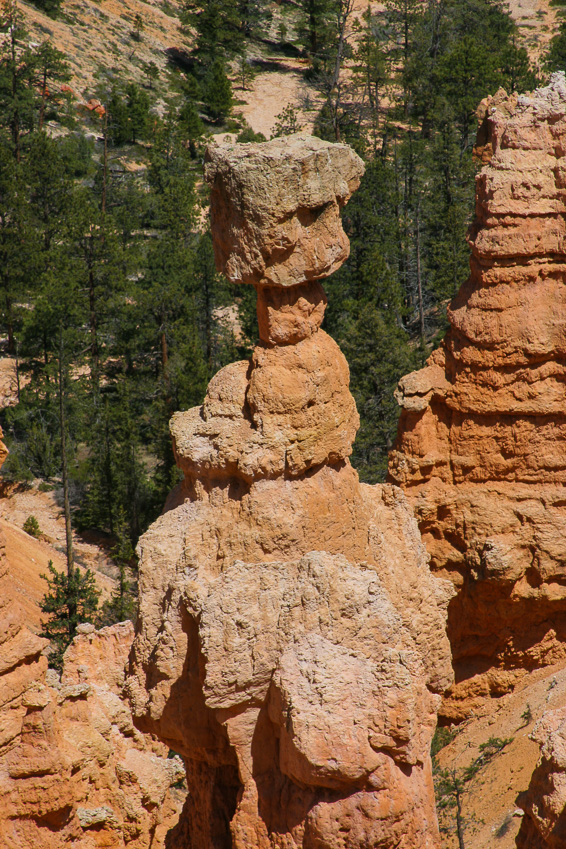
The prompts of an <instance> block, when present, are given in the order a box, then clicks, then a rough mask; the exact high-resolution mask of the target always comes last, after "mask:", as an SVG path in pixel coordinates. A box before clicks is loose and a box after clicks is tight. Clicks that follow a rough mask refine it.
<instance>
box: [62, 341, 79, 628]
mask: <svg viewBox="0 0 566 849" xmlns="http://www.w3.org/2000/svg"><path fill="white" fill-rule="evenodd" d="M63 358H64V348H63V328H62V327H60V328H59V425H60V428H61V466H62V477H63V509H64V512H65V539H66V544H67V545H66V548H67V577H68V578H69V580H70V579H71V578H72V576H73V568H74V566H73V563H74V558H73V529H72V526H71V505H70V501H69V472H68V466H67V418H66V414H65V381H64V364H63ZM72 607H73V602H72V601H70V602H69V619H71V618H72V615H74V614H75V613H76V609H72ZM74 607H75V608H76V604H74Z"/></svg>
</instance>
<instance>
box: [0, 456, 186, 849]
mask: <svg viewBox="0 0 566 849" xmlns="http://www.w3.org/2000/svg"><path fill="white" fill-rule="evenodd" d="M6 454H7V452H6V450H5V446H4V445H3V443H1V442H0V462H2V461H3V459H4V458H5V456H6ZM11 583H12V578H11V575H10V573H9V571H8V565H7V562H6V554H5V551H4V549H3V547H2V545H1V544H0V846H1V847H2V849H23V847H33V849H63V847H77V849H99V847H112V849H124V847H125V846H126V845H127V846H128V847H129V848H130V849H149V847H150V846H151V847H152V849H159V847H163V846H164V841H165V836H166V833H167V832H168V831H169V829H170V828H171V826H172V825H174V824H175V822H176V820H177V818H178V816H179V811H180V809H181V807H182V804H183V800H184V795H185V794H183V793H180V792H178V791H176V790H173V789H172V785H173V784H174V783H175V782H177V781H178V780H179V779H180V778H181V777H182V775H183V768H182V764H181V762H180V761H179V759H178V758H173V759H171V758H168V757H167V754H168V751H167V749H166V748H165V747H164V746H163V744H161V743H158V742H157V741H156V740H154V739H151V738H147V737H144V736H143V735H142V734H140V732H139V731H137V730H136V729H135V728H134V726H133V723H132V716H131V713H130V710H129V707H128V705H127V704H126V703H125V702H124V701H123V699H122V698H121V696H122V689H123V685H124V667H125V663H126V660H127V657H128V653H129V651H130V646H131V643H132V638H133V626H132V624H131V623H130V622H123V623H121V624H119V625H113V626H111V627H108V628H103V629H102V630H101V631H95V629H94V627H93V626H92V625H83V626H80V630H81V631H82V633H81V634H80V635H79V636H77V637H76V638H75V640H74V641H73V643H72V644H71V646H70V647H69V648H68V649H67V652H66V653H65V658H64V669H63V674H62V677H61V679H59V676H58V675H57V673H55V672H54V671H53V670H48V669H47V660H46V657H45V656H44V654H43V652H44V650H45V648H46V647H47V645H48V642H47V640H44V639H43V638H41V637H39V636H37V635H36V634H34V633H33V632H32V631H31V630H30V629H29V628H28V627H27V626H26V624H25V619H24V612H23V610H22V609H21V607H20V606H19V604H18V602H17V601H16V599H15V597H14V593H13V592H12V586H11Z"/></svg>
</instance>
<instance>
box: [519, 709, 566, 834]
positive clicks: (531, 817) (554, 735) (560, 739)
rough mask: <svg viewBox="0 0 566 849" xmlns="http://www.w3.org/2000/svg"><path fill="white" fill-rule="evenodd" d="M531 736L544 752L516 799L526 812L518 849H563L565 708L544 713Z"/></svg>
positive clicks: (565, 816)
mask: <svg viewBox="0 0 566 849" xmlns="http://www.w3.org/2000/svg"><path fill="white" fill-rule="evenodd" d="M530 736H531V739H532V740H534V741H535V742H536V743H538V744H539V745H540V747H541V752H540V758H539V761H538V764H537V765H536V768H535V770H534V772H533V774H532V776H531V781H530V784H529V789H528V790H527V791H526V792H525V793H521V794H520V796H519V798H518V800H517V802H518V804H519V805H520V807H521V808H522V809H523V810H524V812H525V816H524V817H523V821H522V823H521V829H520V831H519V834H518V835H517V849H562V847H563V846H565V845H566V708H558V709H556V710H549V711H548V712H547V713H545V714H544V715H543V717H542V719H541V720H540V721H539V722H537V724H536V725H535V727H534V729H533V732H532V734H531V735H530Z"/></svg>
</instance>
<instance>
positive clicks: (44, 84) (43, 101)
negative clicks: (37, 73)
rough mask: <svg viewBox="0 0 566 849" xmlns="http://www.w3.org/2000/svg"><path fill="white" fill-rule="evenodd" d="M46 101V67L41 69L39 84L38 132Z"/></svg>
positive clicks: (40, 127) (41, 124)
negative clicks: (41, 74) (41, 79)
mask: <svg viewBox="0 0 566 849" xmlns="http://www.w3.org/2000/svg"><path fill="white" fill-rule="evenodd" d="M46 101H47V68H44V69H43V82H42V84H41V106H40V107H39V126H38V129H39V132H41V131H42V129H43V121H44V120H45V103H46Z"/></svg>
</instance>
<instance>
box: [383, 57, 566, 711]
mask: <svg viewBox="0 0 566 849" xmlns="http://www.w3.org/2000/svg"><path fill="white" fill-rule="evenodd" d="M486 123H487V134H488V138H487V139H485V140H484V141H485V142H486V143H487V150H488V151H489V153H488V156H487V157H486V158H488V159H489V163H488V164H487V165H486V166H485V167H484V168H483V169H482V171H481V172H480V174H479V175H478V177H477V202H476V218H475V222H474V224H473V226H472V228H471V232H470V235H469V243H470V247H471V250H472V257H471V261H470V266H471V274H470V277H469V279H468V280H467V282H466V283H464V284H463V286H462V287H461V289H460V292H459V293H458V295H457V296H456V298H455V299H454V300H453V301H452V303H451V305H450V307H449V310H448V317H449V321H450V329H449V331H448V334H447V336H446V339H445V342H444V344H443V346H442V348H441V349H439V350H437V351H436V352H435V353H434V354H433V355H432V356H431V358H430V359H429V361H428V364H427V366H426V368H424V369H422V370H421V371H418V372H415V373H413V374H410V375H408V376H407V377H405V378H403V379H402V381H401V382H400V385H399V390H398V398H399V402H400V404H401V405H402V407H403V411H402V414H401V420H400V424H399V432H398V439H397V443H396V446H395V450H394V451H393V453H392V455H391V460H390V467H389V480H390V481H392V482H394V483H396V484H398V485H400V486H402V487H403V489H404V491H405V493H406V495H407V497H408V499H409V501H410V503H411V505H412V507H413V509H414V510H415V513H416V516H417V519H418V522H419V526H420V529H421V533H422V536H423V540H424V542H425V544H426V546H427V549H428V551H429V553H430V555H431V565H432V568H433V569H434V571H435V572H436V573H437V574H439V575H443V576H445V577H449V578H450V579H451V581H452V582H453V584H454V586H455V588H456V590H457V595H456V597H455V598H454V599H453V600H452V601H451V603H450V606H449V615H448V633H449V637H450V641H451V645H452V651H453V657H454V667H455V672H456V682H457V683H456V685H455V688H454V689H453V691H452V697H451V699H449V700H448V701H447V702H446V703H445V707H444V709H443V710H444V713H445V715H446V716H447V717H449V718H453V719H459V718H462V717H463V716H464V715H466V713H468V712H469V710H470V709H471V708H472V707H473V706H474V705H475V704H477V703H478V700H481V698H482V697H484V696H485V695H488V694H490V693H491V694H495V695H498V694H499V695H500V694H501V693H503V692H506V691H507V690H508V689H509V688H511V687H512V686H513V684H514V682H515V681H516V680H517V678H518V677H519V676H521V675H524V674H525V673H526V671H527V670H529V669H532V668H535V667H538V666H542V665H547V664H551V663H554V662H556V661H558V660H560V659H562V658H564V657H565V656H566V640H565V637H566V573H565V572H564V556H563V546H562V539H563V538H564V536H565V534H566V511H565V509H564V481H565V480H566V455H565V446H566V442H565V439H564V427H565V425H564V408H565V390H564V385H565V377H566V371H565V366H564V355H565V352H566V320H565V319H564V316H565V315H566V311H565V309H564V299H565V297H566V295H565V290H564V285H563V278H564V273H565V271H566V230H565V223H564V221H565V218H564V213H565V212H566V191H565V186H566V183H565V180H564V173H565V163H566V159H565V158H564V153H565V142H566V83H565V78H564V74H563V73H558V74H554V75H553V76H552V78H551V81H550V84H549V85H548V86H547V87H545V88H541V89H538V90H537V91H535V92H533V93H532V94H530V95H520V96H518V97H517V95H514V96H512V97H509V98H507V97H506V96H504V95H502V93H499V94H498V95H497V96H496V98H495V99H494V100H493V101H491V102H488V104H487V116H486ZM484 152H485V149H484ZM489 156H491V158H489Z"/></svg>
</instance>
